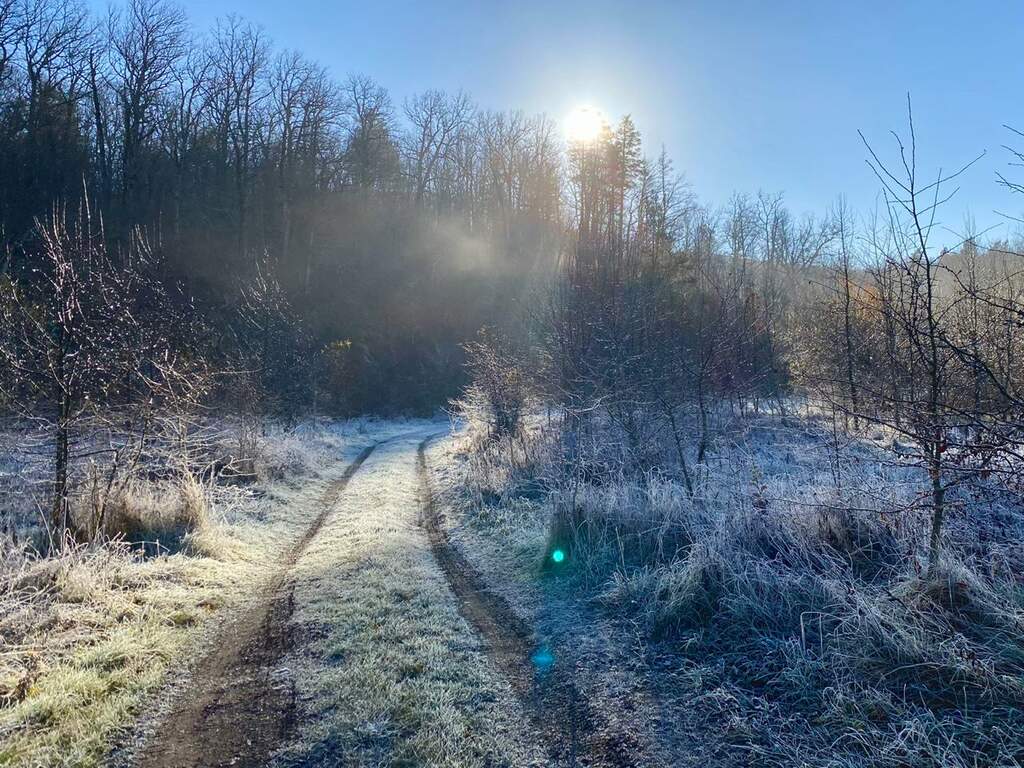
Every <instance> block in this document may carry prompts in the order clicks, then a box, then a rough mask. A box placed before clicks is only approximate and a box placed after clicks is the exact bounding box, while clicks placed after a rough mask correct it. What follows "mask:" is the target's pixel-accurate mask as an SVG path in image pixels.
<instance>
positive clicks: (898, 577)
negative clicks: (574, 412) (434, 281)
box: [450, 418, 1024, 766]
mask: <svg viewBox="0 0 1024 768" xmlns="http://www.w3.org/2000/svg"><path fill="white" fill-rule="evenodd" d="M883 437H884V436H883ZM477 439H478V438H476V437H474V435H473V433H472V429H471V430H470V434H469V436H467V437H466V438H465V442H464V446H463V450H464V451H465V453H466V457H465V459H464V460H463V461H462V463H461V469H460V471H459V473H458V475H457V476H455V477H452V478H450V482H451V484H452V493H451V494H450V496H451V500H452V503H453V504H454V505H455V508H459V509H462V510H463V513H464V515H465V517H464V518H463V519H464V520H465V522H466V523H467V524H468V525H467V526H465V527H464V528H463V536H464V539H463V540H464V543H465V545H466V546H467V547H473V546H477V545H476V544H475V543H474V541H473V540H474V537H477V538H479V539H480V540H492V541H497V542H499V544H498V546H499V547H500V542H501V541H506V542H519V541H521V542H524V544H525V546H526V547H527V548H532V553H530V554H529V556H526V554H525V553H526V551H527V550H523V554H521V556H519V557H518V558H515V559H513V558H507V559H506V560H505V561H504V567H506V568H508V569H509V571H508V573H515V574H517V575H516V577H515V579H518V580H519V581H520V582H521V583H523V584H526V583H527V582H528V581H529V580H530V579H533V580H536V578H537V575H538V573H540V570H539V569H538V564H539V563H540V562H541V558H542V557H543V556H544V554H545V552H550V551H551V549H552V548H553V547H556V546H557V547H558V548H560V549H563V550H565V551H566V552H568V553H569V558H568V562H569V565H568V566H567V567H564V568H560V569H557V570H558V571H559V572H560V573H561V574H562V576H563V578H562V579H560V583H561V584H562V585H563V587H564V588H565V589H566V590H568V591H569V592H571V593H574V594H575V595H576V596H577V598H578V599H579V605H580V610H581V611H583V612H582V613H581V614H580V615H581V616H583V615H585V614H586V611H585V610H584V606H585V603H586V602H589V601H594V602H596V603H598V604H600V605H602V606H604V608H605V611H606V612H608V613H609V615H611V616H614V617H616V618H617V620H618V621H619V622H620V623H622V625H623V626H624V628H625V629H626V631H625V633H624V634H625V635H626V636H629V635H630V634H631V633H633V632H634V631H635V633H636V637H637V638H638V643H639V646H638V647H639V648H641V649H642V651H641V652H642V653H643V658H645V659H648V662H641V663H654V662H653V660H654V659H657V660H658V661H657V663H658V665H659V666H658V669H661V670H663V672H662V673H661V675H660V677H662V678H668V679H671V680H672V681H673V683H672V685H671V686H666V687H665V688H664V689H663V690H662V691H661V693H660V695H662V696H663V697H664V698H665V700H667V701H673V700H674V701H675V702H676V705H675V706H676V707H677V709H676V711H674V712H673V714H672V717H673V718H675V719H676V721H677V723H679V724H681V725H679V727H684V726H683V724H684V725H685V727H687V728H692V729H695V730H696V731H698V732H699V733H696V734H695V736H694V738H698V739H702V740H707V744H708V746H707V749H708V750H710V751H712V752H714V751H715V750H716V749H718V748H716V747H714V746H713V745H714V744H716V743H717V744H720V749H719V752H718V753H719V754H720V755H721V756H722V758H721V760H722V762H723V763H726V764H728V763H731V762H732V761H735V760H742V759H750V758H751V756H756V761H757V763H758V764H763V765H780V766H782V765H786V766H788V765H823V766H824V765H837V766H838V765H873V766H906V765H922V766H924V765H928V766H935V765H944V766H946V765H951V766H959V765H963V766H969V765H970V766H978V765H1012V764H1017V763H1018V762H1019V761H1021V760H1022V759H1024V738H1022V737H1021V736H1020V733H1021V732H1024V715H1022V714H1021V712H1024V591H1022V589H1021V582H1020V577H1019V574H1020V573H1021V572H1024V549H1022V546H1021V541H1022V540H1024V512H1022V510H1020V509H1019V508H1018V507H1016V506H1015V505H1014V503H1013V502H1011V501H1009V500H1007V499H1005V498H1003V497H998V496H991V495H989V496H986V497H984V498H983V499H982V498H979V497H978V496H977V494H973V493H967V492H966V491H964V492H960V493H958V494H954V495H953V509H954V510H956V512H955V513H954V515H953V520H952V521H951V524H950V529H949V536H948V539H949V546H948V548H947V556H946V559H945V561H944V564H943V568H942V573H941V575H940V577H938V578H936V579H931V580H929V579H927V578H925V576H924V574H923V569H922V566H921V562H922V558H921V555H922V551H923V541H922V532H923V531H925V530H926V528H925V524H924V520H923V519H922V518H923V515H921V514H919V513H916V512H901V513H899V514H896V513H895V512H894V511H893V510H895V509H897V508H901V507H902V506H903V505H904V504H905V503H907V502H908V501H909V500H911V499H912V498H913V497H914V495H915V494H916V493H917V492H918V490H919V489H920V487H921V483H922V478H921V477H919V476H917V475H916V471H915V470H912V469H907V468H904V467H900V466H897V465H893V464H892V462H891V461H890V460H889V458H888V455H887V454H885V453H883V452H880V451H878V450H876V448H875V446H873V445H872V444H871V443H870V441H854V442H853V443H852V444H851V445H850V446H849V447H847V448H845V449H844V450H843V451H842V452H841V454H840V455H839V457H838V462H837V460H836V456H835V455H834V451H833V450H832V449H833V448H834V446H830V438H829V435H828V433H827V432H826V431H825V430H823V429H820V428H819V427H817V426H816V425H815V424H814V423H813V422H800V421H796V422H795V423H794V422H793V421H792V420H791V422H790V425H789V426H784V425H783V424H781V423H780V421H779V420H778V419H775V418H760V419H753V420H747V421H742V422H738V423H734V424H732V425H730V426H729V427H728V428H727V429H725V430H723V431H722V432H720V433H719V435H718V440H717V446H716V450H715V452H714V454H713V455H712V457H711V458H710V459H709V461H708V462H707V464H705V465H704V466H701V467H698V468H696V472H695V474H696V477H697V488H696V493H695V495H694V497H693V498H692V499H691V498H690V497H689V495H688V494H687V493H686V491H685V489H684V487H683V486H682V484H681V483H679V482H678V481H677V480H675V479H674V473H673V471H672V468H671V466H670V465H669V459H667V458H666V459H665V460H664V461H665V466H664V467H659V469H660V470H661V471H658V472H654V473H649V474H647V475H638V474H635V473H633V474H629V473H627V472H626V471H623V470H622V468H621V464H618V465H617V464H616V457H612V458H611V459H608V460H607V461H606V462H605V466H606V468H605V469H604V470H602V472H601V473H599V474H583V473H579V472H575V473H573V472H565V471H563V468H562V467H561V466H560V460H558V459H557V457H558V456H559V455H560V453H559V452H558V449H557V443H555V444H554V445H555V447H554V448H552V445H551V435H550V434H549V435H547V436H544V435H542V434H539V433H535V439H538V440H547V441H548V442H549V445H548V447H547V448H543V447H537V448H534V449H533V453H534V454H535V455H544V456H548V457H552V458H550V459H549V460H548V461H547V462H546V463H545V464H543V465H542V466H537V467H533V468H531V469H530V472H532V473H533V475H534V477H540V478H543V479H544V484H545V485H546V486H547V487H548V488H549V489H550V490H549V493H548V494H547V495H545V496H544V497H543V498H542V499H540V500H537V501H532V502H530V511H529V513H524V512H523V511H522V509H521V507H522V500H521V499H520V498H519V497H518V495H517V490H516V489H517V488H521V487H524V485H525V484H527V483H528V482H529V477H524V476H523V472H521V471H520V469H519V468H517V467H516V466H515V465H514V464H513V463H512V462H510V461H509V460H508V454H507V453H502V452H500V451H496V450H494V448H493V447H490V448H488V447H483V449H481V446H480V444H479V443H478V442H475V441H476V440H477ZM880 439H881V437H880ZM608 443H609V444H615V440H614V437H613V436H612V437H610V438H609V440H608ZM595 444H598V445H599V444H600V440H595ZM663 456H670V452H668V451H665V452H663ZM587 461H588V463H589V465H590V466H597V465H600V464H601V462H602V461H603V460H602V458H601V457H600V456H596V457H593V456H591V457H587ZM617 466H618V467H619V468H616V467H617ZM560 474H561V480H559V475H560ZM581 477H582V482H580V478H581ZM503 481H504V485H502V482H503ZM481 487H484V488H487V489H488V492H487V493H481V492H480V491H479V489H480V488H481ZM992 498H997V500H996V501H994V502H993V501H992ZM517 508H518V510H519V511H518V512H516V511H515V510H517ZM538 520H541V521H543V522H542V523H540V524H541V525H546V536H547V539H546V541H539V540H538V525H539V524H538V522H537V521H538ZM996 523H998V525H996ZM517 527H518V529H519V530H518V531H516V528H517ZM467 531H469V532H475V533H470V534H469V535H468V536H467V534H466V532H467ZM513 546H515V545H513ZM497 578H499V579H501V580H503V581H509V580H510V577H509V576H508V575H506V574H505V573H500V574H499V575H498V576H497ZM524 594H528V591H527V592H526V593H524ZM523 599H524V602H526V603H527V607H529V603H530V601H531V599H533V600H534V601H536V597H534V598H530V597H528V596H527V597H526V598H523ZM583 624H584V626H583V628H582V629H580V630H577V632H578V633H579V636H580V637H581V638H582V637H585V636H586V633H587V632H588V630H587V629H586V628H585V627H586V623H585V622H583ZM631 628H632V629H631ZM589 631H592V630H589ZM664 670H674V671H671V672H669V673H667V674H666V673H665V672H664ZM604 674H605V675H606V676H607V675H608V674H610V673H604ZM652 685H653V686H655V687H657V686H658V685H659V683H658V682H657V681H655V682H654V683H652ZM683 709H685V712H683V711H682V710H683Z"/></svg>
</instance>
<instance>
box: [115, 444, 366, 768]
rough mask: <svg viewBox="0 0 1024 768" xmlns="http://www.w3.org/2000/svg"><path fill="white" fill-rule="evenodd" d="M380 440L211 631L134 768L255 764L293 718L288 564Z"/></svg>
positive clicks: (292, 600)
mask: <svg viewBox="0 0 1024 768" xmlns="http://www.w3.org/2000/svg"><path fill="white" fill-rule="evenodd" d="M378 445H380V443H376V444H374V445H371V446H369V447H367V448H365V449H364V450H363V451H362V452H361V453H360V454H359V455H358V456H357V457H356V458H355V460H353V461H352V463H351V464H350V465H349V466H348V467H347V468H346V469H345V472H344V474H342V476H341V477H340V478H338V479H337V480H335V481H334V482H332V483H331V484H330V485H329V486H328V487H327V489H326V491H325V492H324V496H323V498H322V500H321V506H322V507H323V508H322V509H321V511H320V513H319V514H318V515H317V517H316V519H315V520H314V521H313V523H312V524H311V525H310V526H309V528H307V529H306V532H305V533H304V534H303V535H302V538H300V539H299V540H298V541H297V542H296V543H295V544H294V545H293V546H292V548H291V549H290V550H289V551H288V554H287V555H286V557H285V558H284V560H283V561H282V563H281V565H280V567H279V568H278V570H277V572H276V573H275V575H274V576H273V578H272V579H271V580H270V581H269V582H268V583H267V585H266V586H265V587H264V588H263V589H262V594H261V596H260V597H259V598H258V599H257V600H256V602H255V605H253V606H252V607H251V608H247V609H246V610H245V611H244V612H240V613H239V615H238V616H236V617H235V618H234V619H233V620H231V621H229V622H228V623H227V624H226V625H225V626H224V627H223V628H222V629H221V631H220V632H219V634H218V637H217V638H216V640H215V641H214V643H213V645H212V650H211V651H210V652H209V653H208V654H207V655H206V656H204V657H203V658H202V659H201V660H200V661H199V663H198V664H197V665H196V667H195V670H194V672H193V675H192V680H193V681H194V683H195V685H194V686H192V687H190V688H188V689H186V690H184V691H183V692H182V695H180V696H179V697H178V699H177V701H175V703H174V705H173V708H172V709H171V710H170V711H169V712H168V713H167V714H166V715H165V716H164V717H163V719H162V720H161V722H160V724H159V725H158V727H157V732H156V733H155V734H154V736H153V737H152V738H151V739H149V740H148V741H147V742H146V743H145V744H144V745H143V746H142V748H141V750H140V752H139V754H138V756H137V758H136V760H135V761H134V764H135V765H136V766H138V768H192V767H193V766H194V767H195V768H223V767H224V766H233V768H257V767H258V766H265V765H266V764H267V763H268V760H269V757H270V755H271V754H272V753H273V751H274V749H275V748H276V747H277V746H278V745H279V744H280V743H281V742H282V741H283V740H284V739H286V738H287V737H288V735H289V733H290V732H291V730H292V728H293V726H294V721H295V685H294V682H293V681H292V680H291V677H290V674H289V672H288V670H287V669H281V668H280V662H281V660H282V659H283V658H284V656H285V655H286V654H287V653H288V651H289V650H290V649H291V643H292V637H291V633H290V632H289V631H288V622H289V619H290V618H291V615H292V613H293V611H294V608H295V594H294V592H295V586H294V584H293V583H292V582H291V581H290V580H289V574H290V572H291V569H292V567H293V566H294V565H295V563H296V562H297V561H298V559H299V558H300V557H301V556H302V553H303V552H304V551H305V550H306V548H307V547H308V546H309V544H310V542H311V541H312V540H313V539H314V538H315V537H316V535H317V534H318V533H319V532H320V529H321V528H322V527H323V525H324V522H325V521H326V520H327V517H328V515H330V513H331V511H332V510H333V508H334V505H335V503H336V502H337V500H338V498H339V497H340V496H341V494H342V493H343V492H344V490H345V487H346V486H347V485H348V483H349V481H350V480H351V479H352V477H353V476H354V475H355V473H356V472H357V471H358V470H359V468H360V467H361V466H362V465H363V462H365V461H366V460H367V459H368V458H369V457H370V454H371V453H373V451H374V449H375V448H376V447H377V446H378Z"/></svg>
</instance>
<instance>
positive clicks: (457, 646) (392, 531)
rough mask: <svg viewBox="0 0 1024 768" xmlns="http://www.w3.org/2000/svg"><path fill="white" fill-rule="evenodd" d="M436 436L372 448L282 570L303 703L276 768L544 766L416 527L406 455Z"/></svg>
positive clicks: (411, 464) (416, 500)
mask: <svg viewBox="0 0 1024 768" xmlns="http://www.w3.org/2000/svg"><path fill="white" fill-rule="evenodd" d="M438 428H439V427H438V425H437V424H434V425H428V426H427V427H425V428H424V429H423V430H422V431H420V432H418V433H415V434H413V435H411V436H410V437H407V438H402V439H400V440H396V441H395V442H394V443H390V444H388V445H384V446H381V447H379V448H378V449H377V451H376V452H375V453H374V454H373V455H372V456H371V457H370V458H369V459H368V460H367V462H366V463H365V464H364V465H363V468H362V469H361V470H360V471H359V472H358V473H357V474H356V475H355V476H354V477H353V478H352V481H351V483H350V484H349V486H348V488H347V490H346V492H345V493H344V494H343V495H342V497H341V499H340V500H339V503H338V505H337V507H336V509H335V511H334V513H333V514H332V515H331V516H330V517H329V518H328V519H327V521H326V523H325V526H324V528H323V529H322V531H321V534H320V535H319V536H318V537H317V538H316V539H315V540H314V541H313V542H312V543H311V545H310V547H309V549H308V550H307V551H306V552H305V553H304V555H303V556H302V558H301V559H300V560H299V563H298V564H297V566H296V568H295V569H294V571H293V572H292V573H293V579H294V582H295V604H296V606H297V609H296V613H295V615H294V617H293V622H294V627H295V628H294V633H295V636H296V638H297V642H298V644H299V646H300V647H299V649H298V651H297V656H296V658H294V659H293V660H292V661H291V665H292V667H293V669H294V670H295V671H296V673H297V688H298V690H299V696H300V699H299V712H298V716H297V723H298V726H297V731H298V733H297V736H296V740H295V742H294V743H292V744H291V745H290V746H289V747H288V748H287V749H286V750H285V752H284V753H283V754H282V755H281V756H280V758H281V762H282V763H283V764H284V765H333V764H344V765H351V766H382V765H390V766H438V767H441V766H451V767H452V768H456V767H458V768H472V767H473V766H477V767H482V766H491V765H508V766H512V765H528V764H540V763H541V762H542V761H541V760H540V759H539V758H540V757H541V756H540V755H539V754H538V753H537V752H536V749H535V747H534V746H531V745H530V738H529V735H528V733H527V732H526V728H527V727H528V725H527V721H526V718H525V717H524V715H523V713H522V712H521V711H520V709H519V707H518V705H517V703H516V701H515V698H514V696H513V695H512V692H511V689H510V688H509V686H508V684H507V683H506V682H504V681H503V680H502V679H501V678H500V677H498V676H497V675H496V673H495V671H494V670H493V668H491V667H490V666H489V664H488V662H487V659H486V656H485V655H484V652H483V649H482V647H481V641H480V639H479V638H478V637H477V636H476V635H475V633H474V632H473V630H472V629H471V628H470V627H469V626H468V625H467V624H466V622H465V621H464V620H463V619H462V617H461V616H460V615H459V612H458V608H457V604H456V602H455V599H454V597H453V595H452V593H451V591H450V590H449V587H448V585H447V582H446V581H445V577H444V575H443V574H442V572H441V570H440V568H439V566H438V564H437V563H436V561H435V560H434V557H433V555H432V552H431V548H430V543H429V540H428V538H427V536H426V533H425V531H424V530H423V529H422V528H421V527H420V526H419V524H418V517H419V513H420V496H419V478H418V476H417V469H416V447H417V445H418V443H419V441H420V440H421V439H422V438H423V437H425V436H426V435H428V434H431V433H434V432H437V430H438Z"/></svg>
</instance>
